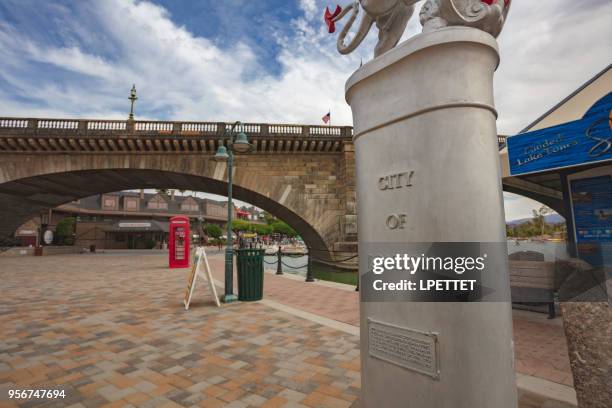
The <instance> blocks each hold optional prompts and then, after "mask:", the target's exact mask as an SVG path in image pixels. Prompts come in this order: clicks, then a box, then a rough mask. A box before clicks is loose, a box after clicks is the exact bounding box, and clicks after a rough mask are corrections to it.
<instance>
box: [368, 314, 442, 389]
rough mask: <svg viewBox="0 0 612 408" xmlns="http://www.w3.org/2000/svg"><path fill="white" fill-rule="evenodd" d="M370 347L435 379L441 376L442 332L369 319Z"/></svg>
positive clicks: (388, 359) (375, 353)
mask: <svg viewBox="0 0 612 408" xmlns="http://www.w3.org/2000/svg"><path fill="white" fill-rule="evenodd" d="M368 351H369V353H370V355H371V356H372V357H375V358H378V359H380V360H384V361H386V362H388V363H392V364H395V365H398V366H400V367H404V368H407V369H409V370H413V371H416V372H419V373H422V374H425V375H428V376H430V377H432V378H434V379H436V380H437V379H439V378H440V370H439V361H438V360H439V359H438V335H437V334H435V333H423V332H419V331H415V330H410V329H407V328H404V327H399V326H394V325H390V324H387V323H381V322H377V321H374V320H371V319H368Z"/></svg>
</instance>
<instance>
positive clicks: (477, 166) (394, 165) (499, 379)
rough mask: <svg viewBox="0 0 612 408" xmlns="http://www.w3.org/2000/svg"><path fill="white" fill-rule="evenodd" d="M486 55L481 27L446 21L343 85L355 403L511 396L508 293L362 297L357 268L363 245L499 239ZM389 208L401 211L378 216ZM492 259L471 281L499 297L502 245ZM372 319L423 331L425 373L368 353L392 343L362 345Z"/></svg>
mask: <svg viewBox="0 0 612 408" xmlns="http://www.w3.org/2000/svg"><path fill="white" fill-rule="evenodd" d="M498 63H499V56H498V49H497V43H496V41H495V39H494V38H493V37H492V36H490V35H489V34H487V33H485V32H483V31H479V30H476V29H472V28H465V27H452V28H446V29H441V30H438V31H434V32H431V33H426V34H421V35H418V36H416V37H413V38H411V39H409V40H408V41H406V42H404V43H403V44H401V45H400V46H398V47H396V48H394V49H392V50H391V51H389V52H387V53H385V54H383V55H382V56H380V57H378V58H376V59H374V60H373V61H371V62H369V63H367V64H365V65H364V66H363V67H361V68H360V69H359V70H357V71H356V72H355V73H354V74H353V75H352V76H351V78H349V80H348V82H347V84H346V100H347V102H348V103H349V104H350V105H351V108H352V111H353V120H354V140H355V150H356V152H355V156H356V172H357V204H358V205H357V210H358V211H357V212H358V224H359V232H358V235H359V259H360V268H359V269H360V276H361V280H362V281H361V285H362V288H361V289H362V291H361V295H362V302H361V307H360V313H361V372H362V374H361V381H362V395H361V406H362V407H368V408H370V407H376V408H378V407H391V408H392V407H398V408H399V407H401V408H410V407H415V408H491V407H495V408H510V407H516V405H517V396H516V385H515V378H514V367H513V346H512V315H511V305H510V303H509V302H508V301H495V302H493V301H492V302H470V303H458V302H424V301H410V299H404V300H403V301H375V302H372V301H367V302H366V301H364V298H363V296H364V292H366V291H365V290H363V289H364V288H363V285H364V284H365V282H366V280H364V276H365V274H366V272H368V270H369V269H370V266H371V265H370V264H369V263H370V259H371V256H372V255H376V253H372V248H385V246H387V247H397V248H402V246H406V247H410V245H414V244H416V243H442V242H455V243H457V242H474V243H488V244H491V243H493V246H494V247H495V248H497V249H500V250H501V251H503V250H504V249H505V222H504V210H503V197H502V186H501V181H500V163H499V154H498V148H497V130H496V118H497V113H496V111H495V108H494V106H493V74H494V71H495V69H496V68H497V65H498ZM397 174H404V175H403V176H401V182H400V183H399V184H401V186H402V187H401V188H394V189H383V188H381V186H380V184H379V181H380V179H381V178H382V177H387V176H393V175H397ZM394 180H396V181H397V179H394ZM392 214H396V215H397V216H398V218H397V219H396V221H397V220H403V221H402V222H401V223H399V222H398V223H388V222H387V219H388V217H389V216H390V215H392ZM404 222H405V223H404ZM398 224H399V227H398ZM477 247H478V245H477ZM498 252H499V251H498ZM496 259H497V261H496V263H495V267H494V268H488V269H487V270H486V271H485V272H486V274H488V275H487V276H483V279H484V280H486V281H487V287H489V288H491V289H493V290H494V291H495V293H497V294H498V295H499V296H501V297H503V298H504V299H506V298H508V297H509V282H508V274H507V259H506V254H505V253H498V254H497V257H496ZM500 294H501V295H500ZM499 296H498V298H499ZM373 321H374V322H378V323H381V324H382V325H379V326H377V327H378V329H380V330H382V331H384V330H389V332H390V333H391V334H393V333H394V332H395V333H400V335H402V334H405V333H409V334H408V336H413V337H412V340H410V341H412V342H413V344H417V345H418V342H419V341H420V340H419V338H420V337H419V334H413V335H412V334H410V333H424V335H423V337H421V338H420V339H421V340H423V339H424V341H425V342H428V341H429V340H430V339H435V340H432V343H431V344H430V346H431V348H429V346H428V350H429V351H427V352H425V353H424V355H423V356H417V357H419V358H421V357H422V358H423V359H424V360H426V359H429V358H430V362H431V364H432V365H433V366H434V367H435V370H433V371H432V373H433V374H431V373H430V374H423V373H422V372H419V371H418V370H415V369H411V368H405V366H401V365H399V364H397V363H396V362H395V363H394V362H389V361H388V360H387V361H385V359H384V358H382V359H381V358H380V356H379V357H376V356H374V355H373V354H376V353H379V354H380V352H379V351H376V350H377V349H380V348H381V347H383V348H384V347H387V346H389V345H391V346H392V344H391V341H390V340H389V339H388V338H385V337H384V336H383V337H380V336H379V337H378V340H379V341H380V340H381V339H383V341H382V343H385V345H383V346H381V345H380V344H378V345H376V344H369V342H370V336H371V335H372V336H374V335H373V334H372V333H374V332H372V331H371V329H369V326H370V325H371V324H372V322H373ZM372 327H374V326H372ZM386 328H387V329H386ZM379 334H380V332H379ZM371 338H376V337H375V336H374V337H371ZM400 343H401V342H400ZM400 347H403V346H400ZM391 353H393V351H391ZM430 353H431V354H430ZM408 358H410V357H408ZM389 360H393V358H390V359H389ZM424 364H425V365H426V364H427V363H424ZM425 371H427V370H425Z"/></svg>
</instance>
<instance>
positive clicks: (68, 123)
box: [38, 119, 79, 130]
mask: <svg viewBox="0 0 612 408" xmlns="http://www.w3.org/2000/svg"><path fill="white" fill-rule="evenodd" d="M38 128H39V129H63V130H67V129H78V128H79V121H78V120H63V119H39V120H38Z"/></svg>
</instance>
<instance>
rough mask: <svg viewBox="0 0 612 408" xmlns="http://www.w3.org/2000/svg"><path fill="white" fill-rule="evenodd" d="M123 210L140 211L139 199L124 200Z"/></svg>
mask: <svg viewBox="0 0 612 408" xmlns="http://www.w3.org/2000/svg"><path fill="white" fill-rule="evenodd" d="M123 208H124V209H125V210H127V211H137V210H138V199H137V198H127V197H126V198H124V202H123Z"/></svg>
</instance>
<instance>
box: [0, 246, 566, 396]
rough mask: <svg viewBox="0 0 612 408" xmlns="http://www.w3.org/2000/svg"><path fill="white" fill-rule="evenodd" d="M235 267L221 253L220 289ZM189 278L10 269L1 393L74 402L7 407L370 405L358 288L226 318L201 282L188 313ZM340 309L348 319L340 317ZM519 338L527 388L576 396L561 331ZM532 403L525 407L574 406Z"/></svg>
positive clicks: (271, 297) (149, 266) (108, 261)
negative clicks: (362, 398)
mask: <svg viewBox="0 0 612 408" xmlns="http://www.w3.org/2000/svg"><path fill="white" fill-rule="evenodd" d="M222 265H223V259H222V257H221V256H220V255H214V254H213V255H212V256H211V266H212V269H213V271H214V275H215V280H220V278H221V277H222ZM187 274H188V270H187V269H174V270H170V269H168V268H167V253H164V252H161V251H160V252H158V251H148V252H144V251H143V252H137V253H136V254H134V253H131V254H130V253H126V252H112V251H111V252H108V253H106V254H95V255H94V254H82V255H57V256H45V257H19V256H16V257H3V258H2V262H1V267H0V279H1V280H2V282H3V288H4V289H3V299H2V302H1V303H0V328H1V329H2V331H1V332H2V342H1V343H0V347H1V352H2V354H1V357H0V387H1V388H2V391H3V393H5V391H6V389H9V388H11V389H15V388H21V389H32V388H54V389H63V390H65V394H66V398H65V399H62V400H44V399H40V400H36V399H30V400H21V401H20V402H17V401H16V400H12V401H10V402H9V401H6V400H4V401H0V405H1V406H3V407H5V406H6V407H12V406H26V407H31V406H44V407H55V406H57V407H60V406H62V407H63V406H73V407H99V406H105V407H132V406H139V407H190V406H202V407H221V406H227V407H304V406H305V407H349V406H351V404H352V403H353V402H354V401H355V400H356V398H357V396H358V394H359V391H360V374H359V364H360V363H359V338H358V336H357V335H355V334H350V332H351V330H350V329H349V330H347V329H346V327H349V328H351V327H352V328H354V332H355V333H357V328H356V327H355V325H356V324H358V323H357V318H356V316H358V309H357V308H358V303H357V299H358V298H357V295H356V293H355V292H354V291H353V288H352V287H341V286H339V284H329V283H325V282H317V283H310V284H307V283H304V282H303V281H302V280H301V279H299V280H298V279H296V278H295V277H291V276H287V275H285V276H274V275H272V274H266V275H265V281H266V286H265V291H266V292H265V295H266V297H265V299H264V301H262V302H252V303H244V302H239V303H234V304H230V305H222V307H221V308H216V307H215V306H214V305H213V304H212V303H211V301H210V298H209V297H207V294H206V291H205V285H204V284H203V282H202V281H200V282H199V283H198V284H196V290H195V298H194V302H193V303H192V305H191V307H190V309H189V310H188V311H186V310H185V309H184V307H183V305H182V299H183V294H184V290H185V285H186V280H187ZM296 290H301V292H296ZM329 296H333V298H332V300H334V301H335V302H338V303H343V304H344V310H342V309H339V310H340V311H339V312H338V313H334V311H333V308H334V303H333V302H332V303H331V305H330V304H329V303H327V304H326V303H325V302H324V300H325V298H327V297H329ZM347 305H348V306H347ZM283 309H286V310H283ZM291 311H299V312H301V313H302V314H303V316H301V317H300V316H296V313H293V312H291ZM290 312H291V313H290ZM297 314H299V313H297ZM308 316H311V317H312V316H314V317H316V318H315V319H311V318H308ZM304 317H306V318H304ZM317 319H320V322H316V321H313V320H317ZM321 323H324V324H321ZM334 325H337V328H334V327H333V326H334ZM543 336H545V337H548V338H552V340H551V341H550V342H542V341H539V340H541V338H543ZM515 337H516V338H515V342H516V345H517V358H518V360H517V371H518V372H517V375H518V376H519V377H525V376H527V377H528V376H531V375H533V376H538V377H541V378H547V377H548V380H547V381H549V382H550V383H560V384H571V376H570V374H569V368H568V363H567V361H563V355H564V353H565V355H566V351H565V348H564V347H565V345H564V338H563V334H562V331H561V329H560V327H559V326H556V325H554V324H545V323H542V322H541V321H539V320H538V319H532V318H527V317H523V318H521V317H515ZM534 344H538V346H536V347H534V346H533V345H534ZM565 360H567V357H565ZM568 376H569V377H568ZM519 382H520V378H519ZM566 388H569V387H566ZM520 395H521V397H520V398H521V405H520V406H521V407H522V408H535V407H548V408H550V407H562V408H566V407H570V406H572V405H569V404H565V403H562V402H554V401H549V400H547V399H546V398H544V397H542V396H538V395H536V394H534V393H530V392H525V391H520Z"/></svg>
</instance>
